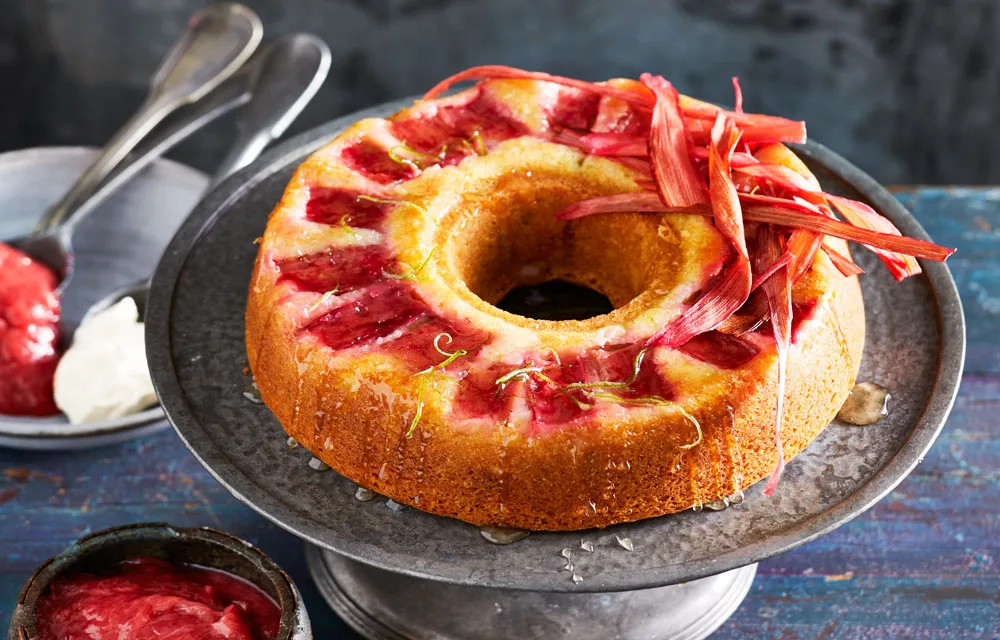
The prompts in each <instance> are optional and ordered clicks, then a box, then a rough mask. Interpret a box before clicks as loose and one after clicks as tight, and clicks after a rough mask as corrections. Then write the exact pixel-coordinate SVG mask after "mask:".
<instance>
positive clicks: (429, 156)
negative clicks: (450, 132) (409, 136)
mask: <svg viewBox="0 0 1000 640" xmlns="http://www.w3.org/2000/svg"><path fill="white" fill-rule="evenodd" d="M397 149H402V150H403V151H404V152H405V153H408V154H410V155H412V156H416V158H417V159H418V160H430V161H431V162H430V164H431V165H433V164H437V163H438V162H442V161H444V157H445V154H447V153H448V145H443V146H442V147H441V152H440V153H438V154H437V155H435V154H433V153H423V152H421V151H417V150H416V149H413V148H411V147H408V146H406V145H405V144H397V145H396V146H393V147H389V149H388V150H387V152H388V154H389V159H390V160H392V161H393V162H396V163H398V164H405V165H409V166H411V167H413V168H414V169H416V170H417V171H423V170H424V169H425V168H426V167H421V166H420V165H419V164H417V163H416V161H414V160H411V159H410V158H406V157H403V156H401V155H399V153H398V152H397V151H396V150H397Z"/></svg>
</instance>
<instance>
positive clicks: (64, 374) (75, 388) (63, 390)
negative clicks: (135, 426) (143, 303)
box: [55, 298, 156, 424]
mask: <svg viewBox="0 0 1000 640" xmlns="http://www.w3.org/2000/svg"><path fill="white" fill-rule="evenodd" d="M138 320H139V311H138V309H136V306H135V301H134V300H133V299H132V298H124V299H122V300H121V301H120V302H118V303H117V304H115V305H114V306H112V307H110V308H108V309H106V310H104V311H102V312H100V313H98V314H95V315H94V316H92V317H90V318H87V319H85V320H84V322H83V323H82V324H81V325H80V328H79V329H77V330H76V333H75V334H74V335H73V345H72V346H71V347H70V348H69V350H68V351H66V353H65V354H63V357H62V359H61V360H60V361H59V366H58V367H57V368H56V375H55V398H56V405H58V407H59V409H60V410H61V411H62V412H63V413H65V414H66V417H67V418H69V421H70V422H71V423H72V424H83V423H87V422H101V421H104V420H111V419H114V418H120V417H122V416H127V415H130V414H133V413H137V412H138V411H141V410H142V409H145V408H146V407H149V406H150V405H152V404H154V403H155V402H156V393H155V392H154V391H153V382H152V380H150V377H149V369H148V367H147V366H146V346H145V340H144V337H143V333H144V326H143V324H142V323H141V322H139V321H138Z"/></svg>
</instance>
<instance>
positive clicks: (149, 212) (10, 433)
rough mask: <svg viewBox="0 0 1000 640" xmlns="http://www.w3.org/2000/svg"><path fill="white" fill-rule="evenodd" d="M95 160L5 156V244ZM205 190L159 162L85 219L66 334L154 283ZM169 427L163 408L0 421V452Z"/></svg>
mask: <svg viewBox="0 0 1000 640" xmlns="http://www.w3.org/2000/svg"><path fill="white" fill-rule="evenodd" d="M96 154H97V150H95V149H89V148H84V147H42V148H37V149H23V150H21V151H12V152H9V153H4V154H0V211H2V212H0V240H2V239H4V238H12V237H16V236H19V235H23V234H25V233H27V232H29V231H30V230H31V228H32V227H33V226H34V225H35V222H36V221H37V220H38V218H39V217H41V215H42V213H43V212H44V211H45V209H46V208H47V207H48V206H49V205H51V204H52V203H53V202H55V201H56V200H58V199H59V197H60V196H61V195H62V194H63V193H64V192H65V191H66V190H67V189H68V188H69V187H70V185H71V184H72V183H73V181H74V180H76V178H77V176H79V175H80V174H81V173H82V172H83V170H84V169H86V168H87V166H89V165H90V163H91V162H92V161H93V159H94V158H95V157H96ZM207 185H208V178H207V177H206V176H205V175H204V174H202V173H201V172H199V171H196V170H195V169H191V168H189V167H186V166H184V165H182V164H178V163H176V162H172V161H170V160H157V161H156V162H154V163H153V164H152V165H151V166H150V167H149V168H148V169H146V170H145V171H143V172H142V173H140V174H139V175H138V176H136V177H135V179H134V180H132V181H131V182H130V183H129V184H127V185H125V186H124V187H122V189H121V190H120V191H118V192H117V193H116V194H115V195H113V196H112V197H111V198H110V199H109V200H108V201H107V202H106V203H104V204H103V205H102V206H101V207H100V209H99V210H97V211H95V212H93V214H92V215H91V216H90V217H88V218H87V219H86V220H84V221H83V223H82V224H81V225H80V227H79V228H78V229H77V231H76V235H75V236H74V238H73V249H74V254H75V264H76V270H75V274H74V276H73V280H72V282H71V283H70V285H69V287H68V288H67V290H66V291H65V292H64V293H63V297H62V310H63V328H64V331H65V332H66V335H72V332H73V330H75V329H76V327H77V326H78V325H79V323H80V319H81V318H82V317H83V315H84V313H86V311H87V309H88V308H89V307H90V305H92V304H93V303H95V302H97V301H98V300H100V299H101V298H102V297H103V296H104V295H106V294H107V293H109V292H110V291H112V290H114V289H116V288H118V287H121V286H122V285H125V284H127V283H129V282H134V281H136V280H140V279H142V278H147V277H149V275H150V274H151V273H152V272H153V268H154V267H155V266H156V262H157V260H159V257H160V255H161V254H162V253H163V249H164V247H166V246H167V242H169V240H170V238H171V237H172V236H173V234H174V232H175V231H176V230H177V228H178V227H179V226H180V224H181V222H182V221H183V220H184V218H185V217H186V216H187V214H188V213H189V212H190V211H191V208H192V207H193V206H194V204H195V203H196V202H197V201H198V199H199V198H200V197H201V194H202V192H203V191H204V190H205V187H206V186H207ZM96 374H99V372H95V375H96ZM168 424H169V423H167V421H166V420H165V419H164V416H163V410H162V409H161V408H160V407H154V408H151V409H147V410H145V411H142V412H140V413H137V414H134V415H131V416H125V417H123V418H118V419H115V420H107V421H104V422H94V423H89V424H81V425H72V424H69V422H67V420H66V418H65V417H64V416H62V415H57V416H52V417H47V418H34V417H19V416H5V415H0V446H5V447H12V448H16V449H36V450H65V449H83V448H88V447H95V446H101V445H106V444H113V443H116V442H121V441H124V440H127V439H130V438H135V437H138V436H141V435H145V434H148V433H151V432H153V431H157V430H159V429H162V428H164V427H166V426H167V425H168Z"/></svg>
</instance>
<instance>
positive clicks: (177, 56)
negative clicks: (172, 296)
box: [8, 3, 263, 290]
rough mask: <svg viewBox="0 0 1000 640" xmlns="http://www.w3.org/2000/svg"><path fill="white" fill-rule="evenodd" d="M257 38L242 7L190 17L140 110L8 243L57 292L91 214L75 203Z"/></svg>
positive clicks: (227, 72) (235, 64)
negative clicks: (45, 270)
mask: <svg viewBox="0 0 1000 640" xmlns="http://www.w3.org/2000/svg"><path fill="white" fill-rule="evenodd" d="M262 35H263V27H262V26H261V23H260V19H259V18H258V17H257V15H256V14H255V13H254V12H253V11H251V10H250V9H248V8H246V7H244V6H243V5H239V4H234V3H222V4H217V5H213V6H210V7H208V8H207V9H205V10H203V11H201V12H199V13H198V14H196V15H195V16H194V17H192V18H191V20H190V21H189V22H188V26H187V29H186V30H185V31H184V33H183V34H182V35H181V37H180V38H179V39H178V40H177V42H175V43H174V45H173V46H172V47H171V49H170V51H169V52H168V53H167V56H166V58H164V60H163V62H162V63H161V64H160V67H159V69H158V70H157V71H156V74H155V75H154V76H153V79H152V82H151V84H150V92H149V95H148V96H147V98H146V101H145V102H144V103H143V105H142V106H141V107H140V108H139V111H138V112H137V113H136V114H135V115H134V116H132V118H130V119H129V121H128V122H126V123H125V125H124V126H123V127H122V128H121V130H119V131H118V133H116V134H115V136H114V137H113V138H112V139H111V141H110V142H108V144H107V146H106V147H105V148H104V152H103V153H102V154H101V156H100V157H99V158H98V159H97V160H96V161H95V162H94V164H93V165H91V166H90V167H89V168H88V169H87V170H86V171H85V172H84V173H83V175H82V176H80V178H79V180H78V181H77V182H76V184H74V185H73V187H72V188H70V190H69V192H68V193H67V194H66V195H65V196H63V198H62V199H61V200H60V201H59V202H57V203H56V204H55V205H54V206H52V207H51V208H50V209H49V210H48V211H46V212H45V215H43V216H42V218H41V220H40V221H39V222H38V224H37V225H36V226H35V229H34V232H33V233H32V235H30V236H26V237H22V238H16V239H14V240H10V241H8V244H10V245H12V246H14V247H17V248H18V249H21V250H22V251H24V252H25V253H27V254H29V255H30V256H32V257H33V258H36V259H38V260H39V261H41V262H43V263H45V264H46V265H47V266H49V267H50V268H51V269H52V270H53V271H54V272H55V273H56V274H58V275H59V276H60V277H61V282H60V285H59V286H60V290H61V289H63V288H65V286H66V284H67V283H68V282H69V279H70V277H71V276H72V271H73V259H72V258H73V247H72V233H73V228H74V227H75V226H76V225H77V224H79V222H80V220H82V219H83V218H84V217H85V215H86V213H87V212H89V211H92V210H93V208H92V207H91V208H88V209H86V210H81V209H78V208H77V207H78V205H80V204H82V203H83V202H84V201H85V200H86V198H87V197H88V196H89V195H91V194H92V192H93V191H94V190H95V189H97V188H98V185H99V184H100V183H101V182H102V181H103V180H104V179H105V178H106V177H107V176H108V175H109V174H110V173H111V172H112V171H113V170H114V169H115V167H116V166H118V165H119V163H120V162H121V161H122V160H123V159H124V158H125V157H126V156H127V155H128V153H129V152H130V151H132V150H133V149H134V148H135V147H136V145H137V144H138V143H139V142H140V141H141V140H142V139H143V138H144V137H145V136H146V134H148V133H149V132H150V131H151V130H152V129H153V128H154V127H155V126H156V125H157V124H158V123H160V122H161V121H162V120H163V119H164V118H166V117H167V116H168V115H169V114H171V113H173V112H174V111H176V110H177V109H179V108H180V107H182V106H184V105H186V104H190V103H192V102H195V101H197V100H199V99H200V98H202V97H203V96H205V95H206V94H207V93H209V92H210V91H211V90H212V89H214V88H216V87H217V86H219V84H220V83H222V82H223V81H224V80H225V79H226V78H228V77H229V76H231V75H232V74H233V73H234V72H235V71H236V70H237V69H238V68H239V67H240V66H241V65H242V64H243V63H244V62H246V60H247V58H249V57H250V55H251V54H252V53H253V51H254V49H256V48H257V45H258V44H260V40H261V37H262Z"/></svg>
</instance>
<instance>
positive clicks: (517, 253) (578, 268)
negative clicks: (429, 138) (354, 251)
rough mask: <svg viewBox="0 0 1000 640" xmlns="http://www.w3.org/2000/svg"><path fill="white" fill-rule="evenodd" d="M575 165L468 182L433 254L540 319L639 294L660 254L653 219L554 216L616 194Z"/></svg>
mask: <svg viewBox="0 0 1000 640" xmlns="http://www.w3.org/2000/svg"><path fill="white" fill-rule="evenodd" d="M598 178H599V176H597V177H595V176H593V175H583V174H582V173H578V172H576V171H575V170H567V171H566V172H559V173H547V172H544V171H540V170H538V169H533V170H531V171H524V172H521V171H518V172H514V173H505V174H503V175H501V176H499V177H496V178H494V179H493V180H490V181H485V182H483V183H482V184H479V185H476V188H469V189H467V190H466V191H465V192H464V193H463V194H462V200H461V203H460V204H459V205H457V206H456V207H455V208H454V209H452V213H451V215H450V216H449V217H447V218H446V219H445V220H443V221H442V222H441V224H440V225H439V228H438V229H439V231H438V234H439V235H438V243H437V244H438V245H439V246H440V247H441V250H440V251H441V252H440V254H439V255H440V256H441V257H442V258H443V259H444V260H445V261H446V263H447V265H448V268H449V270H450V271H451V272H452V273H453V274H454V277H455V278H456V279H458V280H461V281H462V282H463V283H464V284H465V286H466V287H467V288H468V290H469V291H470V292H471V293H472V294H474V295H475V296H477V297H478V298H480V299H481V300H483V301H484V302H486V303H488V304H491V305H494V306H497V307H499V308H501V309H503V310H505V311H507V312H509V313H514V314H517V315H520V316H525V317H528V318H534V319H538V320H585V319H588V318H593V317H595V316H600V315H604V314H607V313H611V312H612V311H614V310H615V309H620V308H621V307H623V306H625V305H627V304H628V303H629V302H631V301H632V300H633V299H635V298H636V297H637V296H639V295H641V294H643V293H644V292H645V291H646V290H647V289H648V288H649V287H650V283H651V282H652V280H653V279H654V277H655V276H656V274H657V273H658V271H659V270H662V268H663V264H664V262H665V260H664V259H663V248H662V246H663V245H665V243H664V242H663V241H662V240H661V239H660V237H659V236H658V235H657V227H658V224H659V218H658V217H657V216H648V215H643V214H631V215H627V214H626V215H617V216H610V215H609V216H591V217H587V218H582V219H579V220H573V221H570V222H566V221H562V220H557V219H556V218H555V214H556V213H557V212H559V211H561V210H562V209H564V208H566V207H567V206H569V205H570V204H572V203H574V202H577V201H579V200H582V199H586V198H590V197H594V196H598V195H605V194H607V193H609V192H614V191H613V189H612V187H610V186H607V185H603V184H601V183H600V180H599V179H598Z"/></svg>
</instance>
